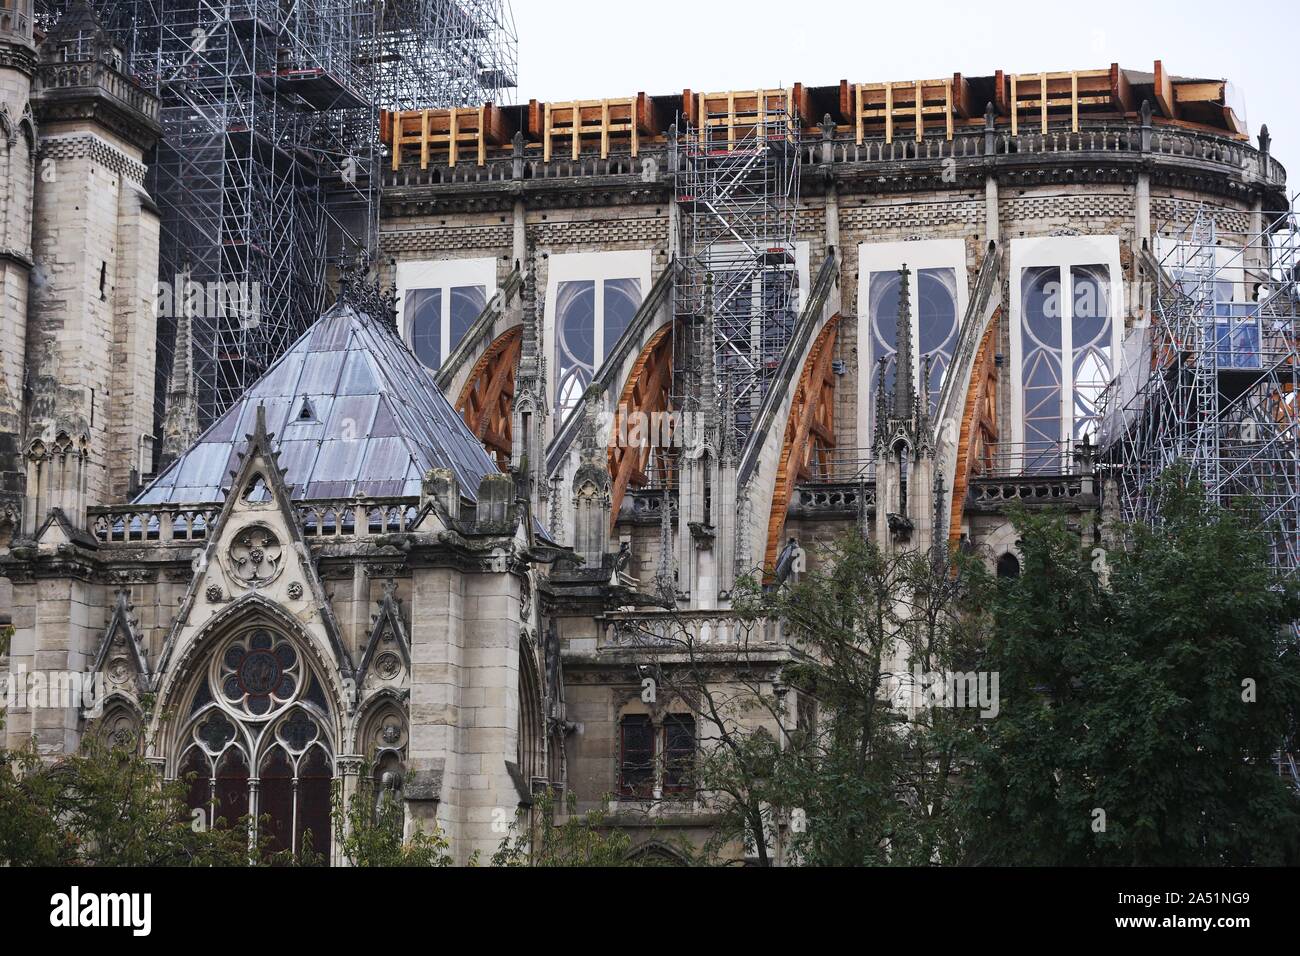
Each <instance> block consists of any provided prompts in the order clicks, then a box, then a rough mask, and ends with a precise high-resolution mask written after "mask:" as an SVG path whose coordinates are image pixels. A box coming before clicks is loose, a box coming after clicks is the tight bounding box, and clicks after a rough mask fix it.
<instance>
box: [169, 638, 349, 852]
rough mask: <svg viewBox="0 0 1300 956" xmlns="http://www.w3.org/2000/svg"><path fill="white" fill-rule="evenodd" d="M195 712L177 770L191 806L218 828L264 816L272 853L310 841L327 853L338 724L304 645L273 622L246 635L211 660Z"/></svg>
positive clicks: (192, 705)
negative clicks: (300, 646)
mask: <svg viewBox="0 0 1300 956" xmlns="http://www.w3.org/2000/svg"><path fill="white" fill-rule="evenodd" d="M187 711H188V714H189V716H188V719H187V721H186V722H185V724H184V725H183V727H182V730H181V733H180V735H179V737H178V740H177V744H176V750H175V753H176V755H177V756H176V762H175V767H176V773H177V775H178V776H179V777H181V778H182V779H185V780H186V781H187V782H188V787H189V805H190V807H191V809H196V810H201V811H203V814H204V819H205V821H206V822H207V823H209V824H211V825H221V826H235V825H237V824H238V823H239V822H240V821H241V820H242V819H244V818H249V819H253V820H256V821H257V823H256V824H255V825H256V826H257V828H258V833H257V837H258V838H259V839H261V840H264V841H266V843H267V846H268V850H269V852H272V853H274V852H279V851H282V850H288V851H293V852H296V853H297V852H301V851H302V850H303V849H304V848H305V847H306V846H307V845H308V842H310V846H311V847H312V849H313V850H314V852H316V853H319V854H321V855H322V856H323V857H324V858H328V854H329V848H330V837H331V822H330V797H331V785H332V780H333V766H334V757H333V755H334V745H333V722H332V718H331V717H330V713H329V707H328V705H327V704H326V698H325V693H324V690H323V689H322V686H321V682H320V679H319V678H318V676H317V675H316V674H315V673H314V672H313V671H312V670H311V668H310V667H309V666H308V665H307V663H306V661H305V660H304V659H303V656H302V651H301V649H300V648H299V647H298V646H297V645H296V644H295V643H294V642H293V641H292V640H290V639H289V638H288V637H286V636H284V635H283V634H281V633H279V632H278V631H276V630H275V629H274V628H271V627H267V626H255V627H250V628H247V629H244V630H242V631H239V632H238V633H236V634H235V635H234V636H232V637H230V638H228V639H227V640H226V641H224V642H223V643H222V644H220V645H219V646H218V647H217V648H216V649H215V650H214V652H213V653H212V655H211V656H210V657H209V659H208V662H207V666H206V667H204V668H203V671H202V674H201V676H200V678H199V681H198V683H197V686H196V687H195V689H194V691H193V692H192V694H191V697H190V702H189V705H188V708H187ZM308 833H310V834H311V836H310V841H308V838H307V836H306V835H307V834H308Z"/></svg>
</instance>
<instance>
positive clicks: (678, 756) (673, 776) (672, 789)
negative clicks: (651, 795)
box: [663, 714, 695, 796]
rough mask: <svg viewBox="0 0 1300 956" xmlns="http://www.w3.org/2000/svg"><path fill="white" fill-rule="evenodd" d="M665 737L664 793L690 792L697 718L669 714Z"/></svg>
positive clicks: (666, 718) (665, 726)
mask: <svg viewBox="0 0 1300 956" xmlns="http://www.w3.org/2000/svg"><path fill="white" fill-rule="evenodd" d="M663 738H664V761H663V763H664V785H663V792H664V795H665V796H668V795H672V794H686V793H689V792H690V790H691V776H692V772H693V771H694V769H695V718H694V717H692V716H690V715H689V714H669V715H668V716H667V717H665V718H664V731H663Z"/></svg>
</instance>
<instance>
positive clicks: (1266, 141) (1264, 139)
mask: <svg viewBox="0 0 1300 956" xmlns="http://www.w3.org/2000/svg"><path fill="white" fill-rule="evenodd" d="M1272 143H1273V137H1272V136H1270V135H1269V132H1268V124H1267V123H1264V124H1262V125H1261V126H1260V127H1259V151H1260V152H1261V153H1267V152H1268V151H1269V146H1271V145H1272Z"/></svg>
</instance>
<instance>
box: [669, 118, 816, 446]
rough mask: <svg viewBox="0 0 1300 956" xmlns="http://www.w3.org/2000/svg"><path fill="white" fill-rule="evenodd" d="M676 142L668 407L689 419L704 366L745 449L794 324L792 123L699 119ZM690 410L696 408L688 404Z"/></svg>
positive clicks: (795, 132)
mask: <svg viewBox="0 0 1300 956" xmlns="http://www.w3.org/2000/svg"><path fill="white" fill-rule="evenodd" d="M700 119H701V120H702V122H701V123H700V125H699V126H698V127H694V126H689V125H688V126H687V128H686V130H685V132H684V133H683V134H682V135H681V136H680V137H679V139H678V141H677V147H676V149H677V156H676V157H675V159H674V169H676V170H678V202H679V204H680V206H681V209H682V213H683V240H684V242H683V247H684V248H683V253H684V260H685V269H684V270H683V273H682V278H681V280H680V282H679V285H678V287H677V298H676V301H677V311H678V314H679V316H680V317H681V319H682V320H683V327H684V328H685V329H686V330H687V331H686V339H687V341H686V342H685V343H684V348H683V349H679V350H678V351H679V353H681V354H680V356H679V361H678V362H677V363H675V364H676V366H677V367H679V368H681V369H682V372H681V373H679V374H677V375H675V376H674V379H675V385H674V392H675V394H674V396H673V397H674V406H675V407H676V408H679V409H682V410H697V409H695V407H694V404H698V401H699V398H698V396H700V395H701V394H702V387H701V375H702V373H703V369H704V365H705V363H706V361H707V358H706V357H711V358H712V361H713V373H714V376H715V379H714V381H715V382H716V383H718V397H719V400H720V402H721V403H723V405H724V406H725V409H726V410H725V415H724V418H725V420H726V421H727V422H729V423H730V427H731V429H732V441H733V442H734V445H733V447H736V448H739V447H741V446H742V445H743V443H744V439H745V436H746V435H748V433H749V430H750V428H751V427H752V424H753V421H754V417H755V416H756V415H757V413H758V409H759V406H760V404H761V403H762V401H763V396H764V395H765V394H766V392H767V389H768V386H769V384H770V382H771V380H772V377H773V376H774V375H775V373H776V370H777V366H778V365H779V364H780V362H781V357H782V354H783V353H784V351H785V347H786V344H787V343H788V342H789V341H790V338H791V336H792V334H793V331H794V326H795V322H796V320H797V318H798V314H797V312H798V291H799V288H798V287H799V273H798V268H797V265H796V261H795V213H796V210H797V208H798V204H799V162H800V155H799V118H798V116H797V115H792V114H791V113H789V112H788V111H787V110H785V109H781V108H777V107H766V106H765V107H764V108H763V109H762V110H760V111H759V112H758V113H757V115H752V114H751V115H739V116H738V115H737V114H735V113H734V112H729V113H706V114H705V115H704V116H702V117H701V118H700ZM709 275H712V277H713V284H712V305H713V330H714V331H713V336H712V339H713V341H711V342H709V341H706V337H707V336H708V330H707V323H705V322H704V321H703V319H702V317H703V315H704V305H705V303H704V297H705V294H706V282H705V280H706V277H707V276H709ZM693 403H694V404H693Z"/></svg>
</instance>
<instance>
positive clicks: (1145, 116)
mask: <svg viewBox="0 0 1300 956" xmlns="http://www.w3.org/2000/svg"><path fill="white" fill-rule="evenodd" d="M1139 113H1140V115H1141V117H1142V125H1143V126H1150V125H1151V101H1150V100H1143V101H1142V108H1141V110H1140V111H1139Z"/></svg>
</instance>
